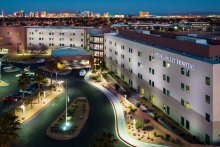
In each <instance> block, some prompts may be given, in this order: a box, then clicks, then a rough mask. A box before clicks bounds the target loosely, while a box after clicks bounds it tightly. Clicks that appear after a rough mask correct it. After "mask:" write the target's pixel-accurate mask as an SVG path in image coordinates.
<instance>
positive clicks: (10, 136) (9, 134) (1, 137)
mask: <svg viewBox="0 0 220 147" xmlns="http://www.w3.org/2000/svg"><path fill="white" fill-rule="evenodd" d="M19 129H20V122H19V121H18V120H17V116H15V115H14V114H12V113H7V114H4V115H3V116H1V117H0V146H1V147H9V146H10V144H11V143H18V139H19V136H18V133H17V131H18V130H19Z"/></svg>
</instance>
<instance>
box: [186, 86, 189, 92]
mask: <svg viewBox="0 0 220 147" xmlns="http://www.w3.org/2000/svg"><path fill="white" fill-rule="evenodd" d="M186 92H187V93H190V87H189V86H188V85H186Z"/></svg>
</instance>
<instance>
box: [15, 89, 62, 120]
mask: <svg viewBox="0 0 220 147" xmlns="http://www.w3.org/2000/svg"><path fill="white" fill-rule="evenodd" d="M63 90H64V89H63V86H62V85H61V86H59V87H57V90H56V91H53V92H52V95H50V94H49V96H46V98H45V99H44V98H43V95H41V99H40V103H38V95H36V96H35V97H36V98H35V99H34V101H33V104H32V105H33V108H31V104H28V105H27V106H25V107H26V108H25V109H26V110H25V118H22V116H23V115H22V114H23V113H22V110H21V109H20V110H19V111H16V112H15V115H16V116H18V120H19V121H20V122H21V123H24V122H26V121H28V120H30V119H31V118H32V117H33V116H35V115H36V114H37V113H38V112H39V111H41V110H43V109H44V107H46V106H47V105H48V104H49V103H50V102H52V101H53V100H54V99H55V98H57V97H58V96H59V95H60V94H62V93H63ZM46 93H50V90H48V91H46Z"/></svg>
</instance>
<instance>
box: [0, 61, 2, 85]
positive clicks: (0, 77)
mask: <svg viewBox="0 0 220 147" xmlns="http://www.w3.org/2000/svg"><path fill="white" fill-rule="evenodd" d="M1 79H2V62H1V61H0V83H1Z"/></svg>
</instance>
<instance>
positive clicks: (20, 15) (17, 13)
mask: <svg viewBox="0 0 220 147" xmlns="http://www.w3.org/2000/svg"><path fill="white" fill-rule="evenodd" d="M13 16H14V17H24V16H25V15H24V11H23V10H21V11H19V12H14V14H13Z"/></svg>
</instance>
